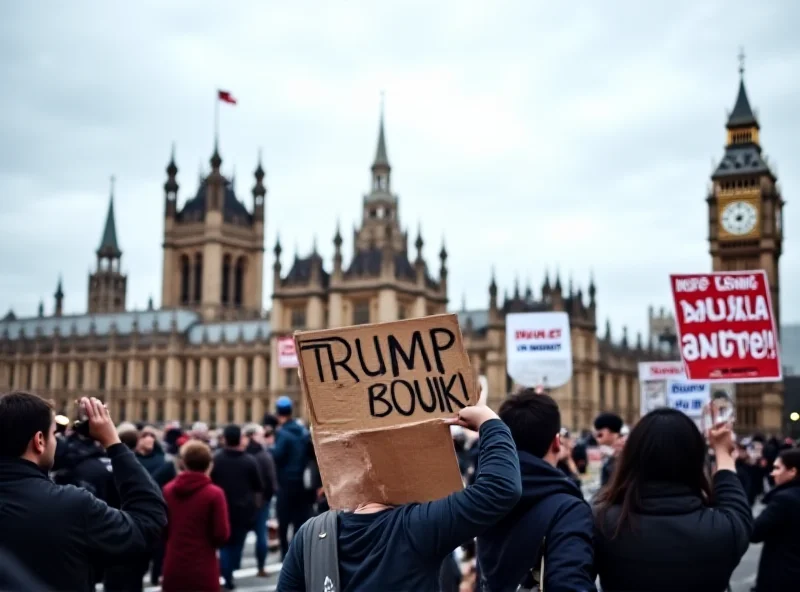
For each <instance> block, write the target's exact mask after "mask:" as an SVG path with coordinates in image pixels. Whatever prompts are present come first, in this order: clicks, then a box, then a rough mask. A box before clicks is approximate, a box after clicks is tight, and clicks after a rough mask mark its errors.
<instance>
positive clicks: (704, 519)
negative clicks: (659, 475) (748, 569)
mask: <svg viewBox="0 0 800 592" xmlns="http://www.w3.org/2000/svg"><path fill="white" fill-rule="evenodd" d="M713 499H714V502H713V505H710V506H709V505H707V503H706V502H705V501H704V500H703V498H702V497H701V496H700V494H699V493H698V492H696V491H692V490H691V489H690V488H689V487H688V486H687V485H682V484H678V483H670V482H650V483H646V484H645V486H644V487H643V490H642V492H641V500H640V502H639V504H638V506H639V507H638V508H637V510H636V512H635V513H633V514H632V516H631V523H630V524H628V525H625V526H623V527H622V529H621V530H620V532H619V534H617V535H616V536H614V534H615V531H616V529H617V526H618V525H619V514H620V507H619V506H611V507H610V508H609V509H608V511H607V513H606V514H605V516H604V518H603V522H602V524H599V525H598V526H599V527H598V528H597V529H596V531H595V536H596V540H595V564H596V565H597V571H598V573H599V575H600V585H601V586H602V588H603V591H604V592H630V591H633V590H636V591H639V590H647V591H649V592H662V591H663V592H672V591H673V590H680V592H723V591H724V590H726V588H727V586H728V581H729V580H730V577H731V574H732V573H733V570H734V569H736V566H737V565H738V564H739V561H740V560H741V558H742V555H744V554H745V552H746V551H747V547H748V546H749V543H750V532H751V530H752V528H753V515H752V514H751V512H750V505H749V504H748V503H747V497H746V496H745V493H744V489H743V488H742V484H741V482H740V481H739V478H738V477H737V476H736V473H734V472H733V471H726V470H722V471H717V472H716V473H715V474H714V479H713ZM598 518H599V516H598Z"/></svg>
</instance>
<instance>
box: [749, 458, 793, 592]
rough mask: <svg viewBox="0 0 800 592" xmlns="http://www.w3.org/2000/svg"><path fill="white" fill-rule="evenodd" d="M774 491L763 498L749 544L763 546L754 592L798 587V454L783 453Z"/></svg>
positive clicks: (776, 468) (774, 472) (777, 465)
mask: <svg viewBox="0 0 800 592" xmlns="http://www.w3.org/2000/svg"><path fill="white" fill-rule="evenodd" d="M772 478H773V479H774V480H775V489H773V490H772V491H770V492H769V493H768V494H767V495H766V496H764V503H765V504H766V507H765V508H764V510H763V511H762V512H761V514H759V515H758V517H756V522H755V528H753V534H752V536H751V537H750V540H751V541H752V542H754V543H764V547H763V548H762V550H761V560H760V561H759V564H758V576H757V579H756V590H757V592H783V591H784V590H796V589H797V588H798V586H800V536H798V533H800V450H798V449H797V448H792V449H788V450H784V451H783V452H781V453H780V454H779V455H778V458H777V459H776V460H775V464H774V468H773V470H772Z"/></svg>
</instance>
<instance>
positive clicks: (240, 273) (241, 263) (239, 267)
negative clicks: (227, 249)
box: [233, 257, 246, 306]
mask: <svg viewBox="0 0 800 592" xmlns="http://www.w3.org/2000/svg"><path fill="white" fill-rule="evenodd" d="M245 265H246V262H245V258H244V257H239V258H238V259H237V260H236V271H235V277H234V280H233V285H234V289H233V303H234V304H235V305H236V306H241V305H242V295H243V294H244V272H245Z"/></svg>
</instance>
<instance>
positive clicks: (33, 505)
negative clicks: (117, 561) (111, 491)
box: [0, 444, 167, 592]
mask: <svg viewBox="0 0 800 592" xmlns="http://www.w3.org/2000/svg"><path fill="white" fill-rule="evenodd" d="M108 456H109V457H110V458H111V465H112V467H113V475H114V482H115V484H116V487H117V489H118V491H119V496H120V499H121V502H122V510H115V509H113V508H110V507H109V506H108V505H107V504H106V503H105V502H103V501H100V500H98V499H97V498H95V497H94V496H93V495H92V494H90V493H89V492H87V491H86V490H84V489H79V488H77V487H74V486H71V485H67V486H61V485H56V484H55V483H53V482H52V481H50V479H48V477H47V475H46V474H45V473H44V472H43V471H42V470H41V469H39V468H38V467H37V466H36V465H34V464H33V463H31V462H28V461H26V460H23V459H18V458H14V459H8V458H3V459H0V525H2V527H0V547H1V548H5V549H7V550H8V551H9V552H11V553H12V554H13V555H14V556H16V558H17V559H18V560H19V561H20V563H22V565H24V566H25V567H26V568H27V569H29V570H31V571H32V572H33V573H34V574H36V576H38V577H39V578H40V579H41V580H42V583H43V584H44V585H46V586H48V587H49V588H51V589H53V590H69V591H71V592H75V591H78V592H80V591H90V590H91V591H93V590H94V580H95V574H94V565H95V564H98V565H99V564H104V563H107V561H108V559H110V558H113V557H120V556H124V555H128V554H131V553H139V552H143V551H146V550H147V549H148V547H149V546H150V545H151V544H152V542H153V541H155V540H156V539H158V538H160V536H161V533H162V531H163V529H164V527H165V526H166V524H167V507H166V504H165V503H164V498H163V497H162V496H161V491H160V490H159V489H158V487H157V486H156V484H155V483H153V481H152V479H150V477H149V476H148V475H147V472H146V471H145V470H144V469H143V468H142V466H141V465H140V464H139V463H138V462H137V461H136V457H134V455H133V453H132V452H131V451H130V450H128V448H126V447H125V445H124V444H115V445H114V446H112V447H111V448H109V449H108Z"/></svg>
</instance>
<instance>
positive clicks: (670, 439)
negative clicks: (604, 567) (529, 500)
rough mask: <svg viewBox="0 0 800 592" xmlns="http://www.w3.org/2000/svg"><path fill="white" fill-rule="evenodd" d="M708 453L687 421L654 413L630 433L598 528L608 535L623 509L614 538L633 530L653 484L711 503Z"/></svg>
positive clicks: (600, 503)
mask: <svg viewBox="0 0 800 592" xmlns="http://www.w3.org/2000/svg"><path fill="white" fill-rule="evenodd" d="M707 452H708V447H707V445H706V441H705V439H704V438H703V436H702V435H701V434H700V430H698V429H697V426H696V425H695V424H694V422H693V421H692V420H691V419H689V417H687V416H686V415H684V414H683V413H681V412H680V411H676V410H675V409H667V408H661V409H655V410H653V411H651V412H650V413H648V414H647V415H645V416H644V417H643V418H642V419H640V420H639V422H638V423H637V424H636V426H635V427H634V428H633V429H632V430H631V433H630V435H629V436H628V440H627V442H626V443H625V447H624V448H623V449H622V451H621V452H620V455H619V458H618V459H617V462H616V466H615V468H614V471H613V473H612V474H611V481H610V482H609V483H608V485H607V486H606V487H604V488H603V489H601V490H600V492H599V493H598V494H597V498H596V501H595V506H596V507H597V510H598V511H597V517H596V520H597V525H598V526H599V527H600V528H601V529H602V530H604V531H605V530H606V524H605V518H606V514H607V512H608V510H609V509H610V508H611V507H612V506H619V514H618V515H617V516H616V518H615V519H616V523H617V524H616V528H615V529H614V532H613V535H612V538H613V537H616V536H617V535H618V534H619V533H620V531H621V529H622V527H623V526H629V525H632V518H633V516H632V514H635V513H638V512H640V511H641V500H642V492H643V489H644V486H645V485H647V484H650V483H656V482H662V483H664V482H667V483H678V484H681V485H685V486H687V487H689V489H690V490H691V491H692V492H693V493H694V494H696V495H697V496H698V497H702V498H703V500H704V501H705V502H706V503H708V502H709V501H710V499H711V484H710V483H709V481H708V475H707V473H706V471H705V461H706V455H707Z"/></svg>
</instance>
